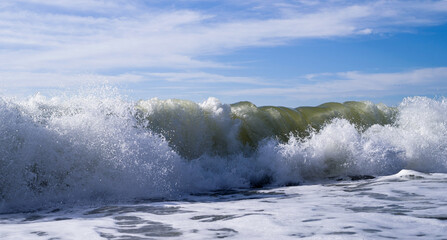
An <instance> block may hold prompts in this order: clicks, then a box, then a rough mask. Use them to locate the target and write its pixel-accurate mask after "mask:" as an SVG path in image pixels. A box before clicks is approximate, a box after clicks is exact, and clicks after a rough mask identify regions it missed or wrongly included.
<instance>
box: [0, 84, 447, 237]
mask: <svg viewBox="0 0 447 240" xmlns="http://www.w3.org/2000/svg"><path fill="white" fill-rule="evenodd" d="M446 187H447V100H446V99H444V98H437V99H431V98H426V97H408V98H405V99H404V100H403V101H402V102H401V103H400V104H399V105H397V106H386V105H383V104H374V103H371V102H367V101H365V102H344V103H334V102H330V103H324V104H322V105H319V106H315V107H297V108H288V107H273V106H264V107H261V106H256V105H254V104H253V103H250V102H238V103H234V104H225V103H222V102H220V101H219V100H218V99H216V98H209V99H207V100H206V101H204V102H202V103H195V102H192V101H188V100H178V99H167V100H161V99H157V98H152V99H147V100H139V101H132V100H129V99H127V98H126V97H123V96H121V95H120V94H119V93H117V92H116V91H115V90H114V89H109V88H106V89H101V90H91V91H85V92H83V93H78V94H72V95H64V94H61V95H60V96H55V97H54V96H53V97H46V96H43V95H41V94H36V95H34V96H30V97H28V98H26V99H18V98H13V97H6V96H0V238H1V239H154V238H156V239H158V238H170V239H209V238H235V239H271V238H274V237H275V238H280V239H289V238H290V239H294V238H305V239H306V238H307V239H447V235H446V231H447V222H446V219H447V196H446V195H445V189H446Z"/></svg>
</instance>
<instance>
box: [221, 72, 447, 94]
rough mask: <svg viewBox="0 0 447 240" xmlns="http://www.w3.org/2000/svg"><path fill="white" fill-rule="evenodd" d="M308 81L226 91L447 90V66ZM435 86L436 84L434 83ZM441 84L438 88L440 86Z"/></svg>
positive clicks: (345, 74)
mask: <svg viewBox="0 0 447 240" xmlns="http://www.w3.org/2000/svg"><path fill="white" fill-rule="evenodd" d="M303 78H304V79H307V80H310V81H308V83H307V84H296V85H293V86H287V87H269V88H251V89H244V90H235V91H227V92H222V93H221V94H223V95H231V96H238V95H241V96H283V97H288V98H291V99H303V100H307V99H336V98H343V97H350V98H352V97H373V96H387V95H391V94H393V95H413V94H415V93H416V94H433V93H435V92H436V90H437V89H438V90H443V91H445V90H447V67H440V68H423V69H417V70H413V71H408V72H397V73H361V72H341V73H321V74H310V75H306V76H304V77H303ZM434 86H435V87H434ZM436 88H437V89H436Z"/></svg>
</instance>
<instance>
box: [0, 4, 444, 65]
mask: <svg viewBox="0 0 447 240" xmlns="http://www.w3.org/2000/svg"><path fill="white" fill-rule="evenodd" d="M24 2H25V3H32V4H35V6H34V7H36V6H38V7H39V6H40V8H35V9H34V10H33V9H30V8H27V9H26V8H25V9H21V8H20V4H23V3H24ZM254 3H256V1H254ZM254 3H251V4H252V5H253V4H254ZM286 3H287V4H288V5H290V4H292V3H293V2H284V3H283V4H286ZM276 5H277V8H278V9H281V8H283V7H284V5H281V4H279V3H277V4H276ZM295 5H296V6H297V7H296V9H293V8H292V10H290V11H289V12H288V13H287V14H282V13H281V12H279V13H278V14H279V15H278V16H276V17H271V18H267V19H266V18H257V17H256V15H253V16H252V17H250V18H249V19H245V18H242V17H239V16H235V18H232V19H230V20H228V19H227V20H225V21H223V22H222V21H219V19H220V18H219V15H218V14H222V13H216V14H214V15H212V14H213V13H204V12H202V11H199V10H195V11H192V10H181V9H180V10H169V11H168V10H160V9H154V8H149V7H147V6H146V7H145V6H144V3H143V2H140V1H131V2H125V1H124V2H123V1H100V0H95V1H87V0H84V1H68V0H59V1H48V0H45V1H37V0H28V1H16V2H15V5H13V7H11V6H9V7H8V6H6V7H3V8H2V9H0V45H2V46H4V47H3V48H2V50H1V51H0V61H1V62H2V65H1V66H0V71H11V70H16V71H49V72H54V71H56V72H58V71H70V72H79V71H80V72H82V71H103V70H110V69H117V68H119V69H126V68H148V67H151V68H154V67H155V68H156V67H164V68H171V69H176V68H177V69H178V68H209V67H213V68H214V67H225V66H226V64H223V63H220V62H215V61H214V62H213V61H209V60H208V61H207V60H204V59H206V56H209V55H215V54H223V53H227V52H228V51H234V50H236V49H239V48H246V47H254V46H274V45H278V44H285V43H287V41H289V40H293V39H300V38H327V37H345V36H351V35H359V34H371V33H375V32H380V31H383V30H382V29H381V28H383V27H387V29H389V27H392V26H393V25H402V24H407V25H411V24H422V23H425V24H434V22H436V21H439V19H438V18H437V17H436V16H435V15H434V14H433V13H436V12H439V11H444V12H445V11H446V10H447V9H446V7H445V2H430V1H428V2H410V3H409V2H402V1H393V2H388V1H378V2H372V3H362V4H354V5H349V4H341V5H340V6H337V5H335V4H331V5H324V4H316V6H315V5H314V6H312V8H311V9H310V10H308V12H303V10H302V9H301V8H302V7H301V6H303V5H305V6H307V5H308V4H306V2H305V1H304V2H300V3H299V4H295ZM44 6H54V7H61V8H66V9H72V10H73V9H75V10H78V11H87V10H89V9H108V10H109V11H111V12H113V14H109V15H107V14H99V15H94V14H93V15H92V14H87V15H84V14H79V13H73V12H69V13H66V12H64V11H57V10H54V9H50V10H48V9H46V8H44ZM123 6H125V8H124V9H123V8H122V7H123ZM328 6H330V8H329V7H328ZM391 7H392V8H391ZM416 8H419V9H422V10H419V12H418V14H416V15H414V14H413V13H415V12H416V10H417V9H416ZM401 9H403V10H401ZM443 9H444V10H443ZM120 11H121V12H120ZM278 11H279V10H278ZM117 12H119V13H120V14H118V15H117V14H116V13H117ZM421 12H422V13H421ZM430 14H433V15H430Z"/></svg>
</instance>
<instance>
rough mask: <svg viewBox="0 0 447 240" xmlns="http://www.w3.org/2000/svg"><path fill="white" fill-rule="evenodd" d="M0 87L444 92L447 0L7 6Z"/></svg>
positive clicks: (201, 94) (296, 98) (262, 95)
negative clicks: (104, 86)
mask: <svg viewBox="0 0 447 240" xmlns="http://www.w3.org/2000/svg"><path fill="white" fill-rule="evenodd" d="M0 26H1V27H0V32H1V34H0V59H1V61H2V63H3V64H2V65H1V66H0V95H3V96H29V95H34V94H36V93H37V92H40V93H41V94H43V95H45V96H51V95H54V94H58V93H64V92H67V91H73V90H75V91H76V90H77V89H81V88H85V85H87V86H95V85H96V86H98V85H99V86H100V85H103V84H104V83H105V82H107V85H109V86H114V87H115V88H117V89H118V91H119V92H120V93H121V94H123V95H126V96H129V97H130V98H131V99H135V100H138V99H151V98H155V97H156V98H160V99H170V98H176V99H185V100H191V101H194V102H203V101H205V100H206V99H208V98H209V97H215V98H217V99H219V100H220V101H221V102H223V103H229V104H230V103H236V102H240V101H250V102H252V103H254V104H255V105H257V106H266V105H270V106H287V107H299V106H305V105H307V106H309V105H310V106H315V105H319V104H322V103H324V102H345V101H371V102H373V103H385V104H387V105H396V104H398V103H399V102H400V101H402V99H404V98H405V97H411V96H426V97H430V98H442V97H444V96H447V1H445V0H438V1H392V2H390V1H356V2H351V1H339V0H334V1H307V0H303V1H294V0H281V1H275V2H274V3H270V2H265V1H258V0H251V1H246V2H244V3H240V2H238V1H233V0H229V1H225V2H220V1H214V0H212V1H205V0H196V1H183V0H180V1H152V2H150V3H148V2H145V1H142V0H133V1H123V0H113V1H102V0H82V1H76V2H73V1H68V0H59V1H50V0H40V1H37V0H14V1H8V2H2V3H0Z"/></svg>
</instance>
